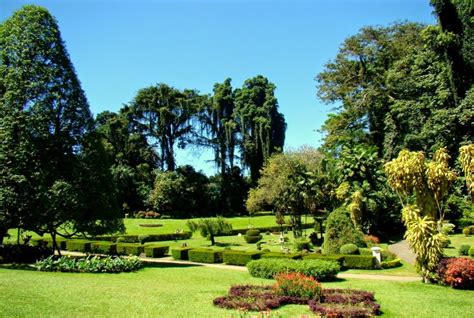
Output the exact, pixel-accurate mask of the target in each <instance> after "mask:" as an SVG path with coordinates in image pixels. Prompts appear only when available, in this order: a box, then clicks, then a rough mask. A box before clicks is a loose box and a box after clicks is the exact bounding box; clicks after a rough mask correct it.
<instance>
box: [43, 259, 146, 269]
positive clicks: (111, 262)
mask: <svg viewBox="0 0 474 318" xmlns="http://www.w3.org/2000/svg"><path fill="white" fill-rule="evenodd" d="M142 266H143V264H142V262H141V261H140V260H139V259H138V257H127V258H125V257H117V256H107V257H100V256H97V255H95V256H88V257H86V258H72V257H68V256H63V257H54V256H49V257H47V258H45V259H42V260H40V261H37V262H36V264H35V267H36V269H37V270H39V271H46V272H73V273H121V272H133V271H137V270H139V269H140V268H142Z"/></svg>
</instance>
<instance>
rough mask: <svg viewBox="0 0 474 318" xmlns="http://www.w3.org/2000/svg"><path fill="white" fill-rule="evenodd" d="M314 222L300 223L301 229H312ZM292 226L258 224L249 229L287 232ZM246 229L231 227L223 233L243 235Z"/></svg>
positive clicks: (263, 231) (265, 231) (266, 231)
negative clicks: (231, 228)
mask: <svg viewBox="0 0 474 318" xmlns="http://www.w3.org/2000/svg"><path fill="white" fill-rule="evenodd" d="M314 226H315V223H306V224H302V225H301V228H302V229H312V228H314ZM291 229H292V226H291V225H282V226H259V227H253V228H251V230H259V231H260V233H274V232H287V231H291ZM247 231H248V229H233V230H232V231H230V232H229V233H227V234H223V236H224V235H229V236H230V235H238V234H242V235H245V234H246V233H247Z"/></svg>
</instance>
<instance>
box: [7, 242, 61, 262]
mask: <svg viewBox="0 0 474 318" xmlns="http://www.w3.org/2000/svg"><path fill="white" fill-rule="evenodd" d="M52 253H53V252H52V249H51V248H49V247H47V246H43V245H42V246H30V245H9V244H6V245H0V263H34V262H36V261H37V260H38V259H41V258H45V257H48V256H50V255H51V254H52Z"/></svg>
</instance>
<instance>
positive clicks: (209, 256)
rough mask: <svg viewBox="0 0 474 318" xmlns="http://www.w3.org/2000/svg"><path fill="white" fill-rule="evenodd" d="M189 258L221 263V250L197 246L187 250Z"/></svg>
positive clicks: (194, 260)
mask: <svg viewBox="0 0 474 318" xmlns="http://www.w3.org/2000/svg"><path fill="white" fill-rule="evenodd" d="M188 256H189V260H190V261H192V262H198V263H222V252H221V251H215V250H211V249H205V248H199V249H192V250H189V251H188Z"/></svg>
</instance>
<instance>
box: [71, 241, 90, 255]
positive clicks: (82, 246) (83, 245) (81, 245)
mask: <svg viewBox="0 0 474 318" xmlns="http://www.w3.org/2000/svg"><path fill="white" fill-rule="evenodd" d="M92 243H95V242H93V241H87V240H69V241H67V242H66V249H67V250H68V251H72V252H83V253H89V252H91V244H92Z"/></svg>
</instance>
